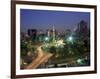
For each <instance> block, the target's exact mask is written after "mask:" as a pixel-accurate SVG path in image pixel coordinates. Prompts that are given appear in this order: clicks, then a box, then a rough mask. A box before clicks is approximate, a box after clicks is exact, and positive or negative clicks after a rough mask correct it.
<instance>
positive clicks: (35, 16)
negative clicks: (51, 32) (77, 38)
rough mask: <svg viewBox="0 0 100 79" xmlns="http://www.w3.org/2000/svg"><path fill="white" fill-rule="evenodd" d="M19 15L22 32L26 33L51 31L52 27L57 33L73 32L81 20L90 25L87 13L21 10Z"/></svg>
mask: <svg viewBox="0 0 100 79" xmlns="http://www.w3.org/2000/svg"><path fill="white" fill-rule="evenodd" d="M20 15H21V24H20V25H21V31H22V32H27V30H28V29H43V30H47V29H52V27H53V26H54V27H55V29H57V30H58V31H63V30H65V29H70V30H74V29H75V28H76V27H77V24H78V23H79V22H80V21H81V20H84V21H86V22H87V23H88V26H89V25H90V13H89V12H69V11H51V10H33V9H21V12H20Z"/></svg>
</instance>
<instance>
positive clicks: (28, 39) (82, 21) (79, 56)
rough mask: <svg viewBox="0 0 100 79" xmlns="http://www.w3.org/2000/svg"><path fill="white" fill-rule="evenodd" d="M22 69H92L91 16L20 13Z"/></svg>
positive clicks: (53, 12)
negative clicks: (90, 67)
mask: <svg viewBox="0 0 100 79" xmlns="http://www.w3.org/2000/svg"><path fill="white" fill-rule="evenodd" d="M20 17H21V18H20V23H21V24H20V28H21V31H20V37H21V38H20V45H21V46H20V47H21V48H20V49H21V50H20V55H21V57H20V60H21V61H20V68H21V69H42V68H66V67H83V66H90V64H91V63H90V13H89V12H70V11H51V10H31V9H21V10H20Z"/></svg>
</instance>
